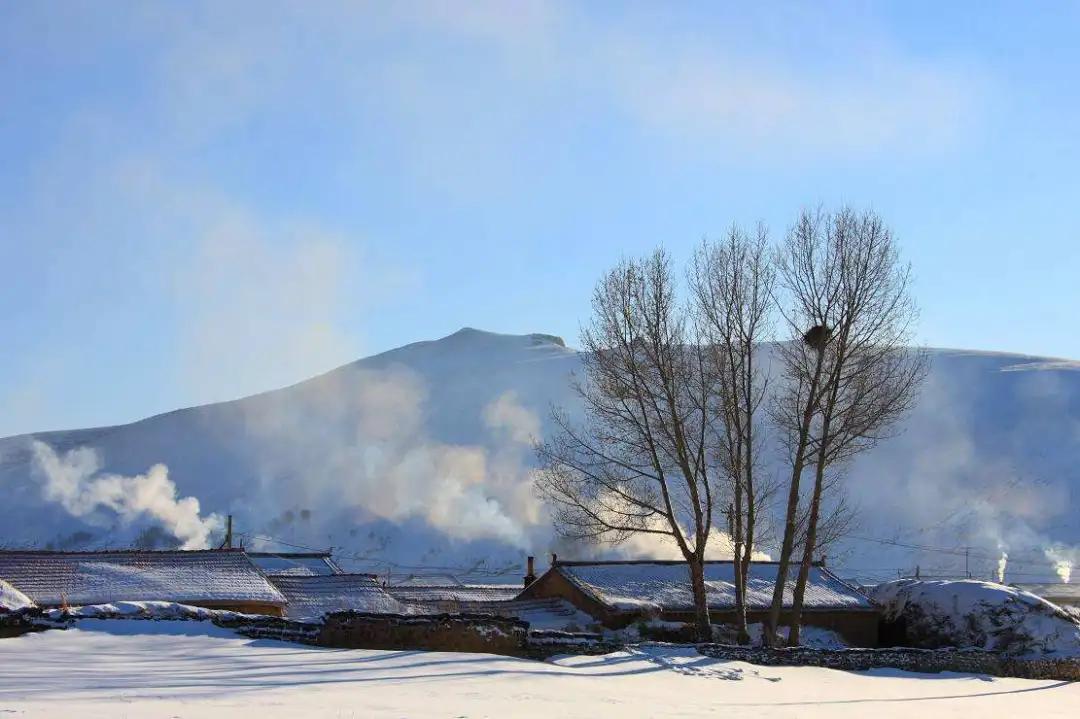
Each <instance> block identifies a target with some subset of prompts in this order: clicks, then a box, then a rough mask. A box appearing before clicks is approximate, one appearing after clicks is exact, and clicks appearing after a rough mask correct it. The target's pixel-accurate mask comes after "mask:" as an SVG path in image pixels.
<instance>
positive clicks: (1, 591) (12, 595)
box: [0, 579, 34, 614]
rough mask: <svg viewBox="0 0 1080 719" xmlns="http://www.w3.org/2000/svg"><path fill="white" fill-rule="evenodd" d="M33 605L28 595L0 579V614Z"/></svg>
mask: <svg viewBox="0 0 1080 719" xmlns="http://www.w3.org/2000/svg"><path fill="white" fill-rule="evenodd" d="M33 606H34V603H33V602H31V601H30V598H29V597H27V596H26V595H25V594H23V593H22V592H20V591H19V590H18V589H16V588H15V587H13V586H11V585H10V584H8V583H7V582H5V581H4V580H3V579H0V614H6V613H7V612H18V611H21V610H23V609H30V608H31V607H33Z"/></svg>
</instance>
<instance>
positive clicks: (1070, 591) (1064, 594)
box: [1013, 582, 1080, 602]
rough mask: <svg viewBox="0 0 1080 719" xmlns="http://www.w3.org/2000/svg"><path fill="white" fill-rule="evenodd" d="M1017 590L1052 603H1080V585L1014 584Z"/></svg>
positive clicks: (1059, 583)
mask: <svg viewBox="0 0 1080 719" xmlns="http://www.w3.org/2000/svg"><path fill="white" fill-rule="evenodd" d="M1013 586H1014V587H1016V588H1017V589H1020V590H1023V591H1025V592H1030V593H1031V594H1035V595H1038V596H1040V597H1042V598H1043V599H1049V600H1050V601H1054V600H1055V599H1057V600H1066V601H1070V602H1080V584H1071V583H1070V584H1065V583H1063V582H1050V583H1047V584H1014V585H1013Z"/></svg>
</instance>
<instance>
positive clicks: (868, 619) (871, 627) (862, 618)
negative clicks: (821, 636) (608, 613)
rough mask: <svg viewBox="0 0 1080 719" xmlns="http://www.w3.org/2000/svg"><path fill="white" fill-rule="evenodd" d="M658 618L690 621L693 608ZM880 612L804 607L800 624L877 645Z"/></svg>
mask: <svg viewBox="0 0 1080 719" xmlns="http://www.w3.org/2000/svg"><path fill="white" fill-rule="evenodd" d="M768 615H769V612H768V610H758V611H749V612H747V613H746V621H747V622H748V623H750V624H756V623H759V622H761V623H764V622H765V620H766V619H767V618H768ZM660 618H661V619H666V620H668V621H671V622H692V621H694V613H693V612H661V614H660ZM709 618H710V619H711V620H712V623H713V624H735V611H734V610H729V611H715V610H714V611H711V612H709ZM789 618H790V615H789V614H788V612H783V613H781V615H780V623H781V625H783V624H785V623H786V622H787V621H788V619H789ZM879 618H880V617H879V615H878V613H877V612H875V611H867V610H862V611H845V610H831V611H817V610H815V611H807V610H805V609H804V610H803V613H802V624H803V626H809V627H819V628H821V629H828V630H831V631H834V632H836V633H837V634H839V635H840V636H841V637H843V638H844V641H846V642H847V643H848V644H850V645H851V646H853V647H876V646H877V645H878V620H879Z"/></svg>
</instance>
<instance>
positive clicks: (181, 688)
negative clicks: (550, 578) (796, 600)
mask: <svg viewBox="0 0 1080 719" xmlns="http://www.w3.org/2000/svg"><path fill="white" fill-rule="evenodd" d="M0 667H2V670H0V715H3V716H5V717H6V716H12V717H23V716H26V717H45V718H48V717H80V718H81V719H91V718H93V717H110V718H112V717H178V718H179V717H208V718H209V719H214V718H215V717H258V718H259V719H273V718H274V717H288V718H289V719H297V717H334V718H335V719H347V718H350V717H356V718H360V717H511V716H513V717H545V718H547V717H553V716H556V717H563V718H567V717H589V718H590V719H597V718H599V717H609V716H618V717H620V719H627V718H629V717H655V716H680V717H704V716H709V717H714V716H720V715H724V716H752V717H755V718H757V717H826V716H827V717H830V718H833V717H866V716H875V717H910V716H911V715H912V714H913V713H919V714H922V715H928V716H934V717H961V716H962V717H970V716H971V715H973V714H977V715H978V716H979V717H980V719H986V718H987V717H998V716H1001V717H1005V716H1039V717H1058V716H1060V717H1066V716H1074V715H1075V710H1076V707H1077V706H1080V684H1067V683H1063V682H1053V681H1028V680H1020V679H989V678H986V677H977V676H968V675H959V674H949V675H916V674H907V673H904V672H898V671H891V670H890V671H885V670H881V671H876V672H871V673H848V672H838V671H833V670H828V669H817V668H776V667H755V666H751V665H749V664H744V663H740V662H724V661H719V660H715V659H710V658H706V657H702V656H699V655H697V654H696V653H694V651H693V650H692V649H684V648H673V647H660V646H656V647H643V648H640V649H634V650H630V651H624V652H617V653H614V654H609V655H605V656H580V657H566V658H561V659H557V660H554V661H551V662H547V663H540V662H535V661H529V660H524V659H513V658H508V657H499V656H492V655H486V654H454V653H426V652H411V651H363V650H344V649H318V648H312V647H304V646H299V645H293V644H286V643H282V642H276V641H268V640H256V641H252V640H249V639H245V638H242V637H238V636H236V635H234V634H232V633H230V632H228V631H227V630H224V629H221V628H218V627H215V626H213V625H211V624H209V623H208V622H195V621H187V622H169V621H146V620H122V619H113V620H84V621H82V622H80V623H79V624H78V626H77V628H74V629H69V630H67V631H49V632H45V633H41V634H32V635H26V636H23V637H19V638H17V639H5V640H0Z"/></svg>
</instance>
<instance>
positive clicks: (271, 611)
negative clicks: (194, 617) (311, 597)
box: [188, 602, 285, 617]
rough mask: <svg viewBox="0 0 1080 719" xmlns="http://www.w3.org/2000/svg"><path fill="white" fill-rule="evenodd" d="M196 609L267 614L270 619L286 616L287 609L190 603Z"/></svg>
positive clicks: (250, 604)
mask: <svg viewBox="0 0 1080 719" xmlns="http://www.w3.org/2000/svg"><path fill="white" fill-rule="evenodd" d="M188 604H191V605H192V606H194V607H204V608H206V609H227V610H229V611H231V612H242V613H244V614H265V615H266V616H269V617H283V616H285V607H282V606H278V605H276V604H270V603H268V602H188Z"/></svg>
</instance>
